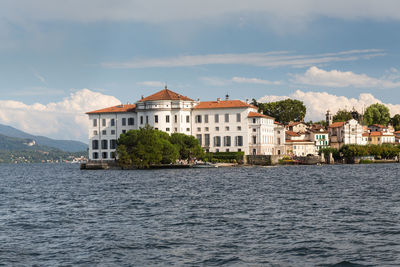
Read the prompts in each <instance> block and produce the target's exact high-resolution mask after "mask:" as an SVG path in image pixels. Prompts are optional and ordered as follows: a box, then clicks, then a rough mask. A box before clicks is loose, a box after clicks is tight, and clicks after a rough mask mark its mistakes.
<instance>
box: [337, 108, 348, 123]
mask: <svg viewBox="0 0 400 267" xmlns="http://www.w3.org/2000/svg"><path fill="white" fill-rule="evenodd" d="M352 118H353V116H352V115H351V112H350V111H347V110H344V109H343V110H342V109H339V110H338V112H336V114H335V115H334V116H333V122H340V121H348V120H351V119H352Z"/></svg>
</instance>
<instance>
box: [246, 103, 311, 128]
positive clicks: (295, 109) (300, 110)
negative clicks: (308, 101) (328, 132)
mask: <svg viewBox="0 0 400 267" xmlns="http://www.w3.org/2000/svg"><path fill="white" fill-rule="evenodd" d="M253 105H255V106H256V107H258V110H259V111H263V113H264V114H265V115H268V116H271V117H274V118H275V120H276V121H278V122H280V123H288V122H290V121H302V120H304V117H305V116H306V112H307V108H306V106H305V105H304V103H303V102H302V101H299V100H295V99H285V100H281V101H277V102H269V103H258V102H257V101H256V100H255V99H253Z"/></svg>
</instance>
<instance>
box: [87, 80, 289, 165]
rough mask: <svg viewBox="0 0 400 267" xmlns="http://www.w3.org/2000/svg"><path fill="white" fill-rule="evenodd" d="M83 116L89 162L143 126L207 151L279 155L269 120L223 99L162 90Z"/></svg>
mask: <svg viewBox="0 0 400 267" xmlns="http://www.w3.org/2000/svg"><path fill="white" fill-rule="evenodd" d="M87 114H88V115H89V121H90V125H89V159H90V160H114V159H115V156H116V155H115V150H116V143H117V140H118V138H119V136H120V135H121V134H122V133H125V132H127V131H129V130H134V129H139V128H142V127H145V126H146V125H150V126H151V127H153V128H155V129H158V130H161V131H164V132H167V133H169V134H172V133H183V134H187V135H193V136H194V137H196V138H197V140H198V141H199V143H200V145H201V146H202V147H203V148H204V149H205V151H207V152H237V151H243V152H244V153H245V154H246V155H250V154H251V155H272V154H274V153H284V151H283V150H282V149H281V146H282V139H280V138H281V137H275V133H277V132H279V130H277V131H275V123H274V118H272V117H269V116H266V115H264V114H261V113H258V112H257V108H256V107H254V106H252V105H250V104H248V103H246V102H244V101H241V100H229V99H228V97H227V98H226V99H225V100H221V99H218V100H217V101H205V102H200V101H194V100H193V99H190V98H188V97H186V96H183V95H180V94H177V93H175V92H172V91H170V90H169V89H168V88H165V89H164V90H161V91H159V92H157V93H155V94H153V95H150V96H148V97H142V98H141V99H140V100H139V101H137V102H136V103H135V104H127V105H118V106H115V107H109V108H105V109H100V110H96V111H91V112H88V113H87ZM276 147H278V148H277V149H276Z"/></svg>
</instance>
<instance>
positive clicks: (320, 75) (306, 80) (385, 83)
mask: <svg viewBox="0 0 400 267" xmlns="http://www.w3.org/2000/svg"><path fill="white" fill-rule="evenodd" d="M394 78H397V77H394V76H393V75H391V77H383V78H381V79H378V78H373V77H369V76H367V75H366V74H356V73H354V72H351V71H345V72H343V71H339V70H331V71H326V70H323V69H319V68H318V67H315V66H313V67H310V68H309V69H308V70H307V71H306V72H305V73H304V74H296V75H295V76H294V79H293V80H292V82H294V83H297V84H306V85H315V86H326V87H356V88H378V89H379V88H396V87H400V81H395V80H394Z"/></svg>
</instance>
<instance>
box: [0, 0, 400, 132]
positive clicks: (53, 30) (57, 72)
mask: <svg viewBox="0 0 400 267" xmlns="http://www.w3.org/2000/svg"><path fill="white" fill-rule="evenodd" d="M16 2H18V3H16ZM330 2H331V3H323V2H321V1H316V0H299V1H287V0H284V1H259V0H249V1H238V0H231V1H226V0H220V1H209V0H206V1H182V0H171V1H160V0H156V1H123V0H116V1H107V0H97V1H94V0H87V1H83V3H82V1H77V0H71V1H50V0H38V1H29V0H21V1H11V0H4V3H2V9H1V11H0V58H1V60H0V94H1V98H0V100H2V101H3V103H5V102H4V101H8V102H7V103H8V104H10V103H11V101H13V102H12V103H14V102H17V103H19V104H20V105H25V106H24V107H25V110H29V109H30V108H33V107H37V106H40V105H42V106H44V107H46V108H47V107H48V106H49V105H51V104H53V103H56V104H57V103H58V104H60V103H63V102H68V103H69V104H71V103H72V102H71V101H72V100H71V99H73V96H74V94H76V93H77V92H80V90H82V89H83V88H87V89H89V91H90V92H93V93H99V94H102V95H106V96H112V97H115V98H112V97H110V98H109V99H108V100H104V101H105V102H98V103H86V102H85V103H86V104H85V105H84V108H89V107H97V106H99V107H101V106H103V105H106V104H109V103H114V102H116V101H117V100H118V101H121V102H134V101H136V100H138V99H139V98H140V96H141V95H142V94H143V95H148V94H151V93H153V92H155V91H157V90H159V89H162V88H163V85H164V84H165V83H167V84H168V87H169V88H170V89H172V90H175V91H177V92H179V93H181V94H184V95H187V96H189V97H192V98H195V99H197V98H200V99H201V100H212V99H216V98H217V97H223V96H224V95H225V94H227V93H228V94H229V95H230V96H231V98H237V99H246V98H256V99H260V98H263V97H265V96H267V97H266V98H264V99H266V100H268V96H271V99H275V98H276V97H278V98H279V97H283V96H293V95H294V94H296V92H298V91H301V92H306V93H310V97H312V96H313V97H315V94H314V95H312V94H311V93H316V92H320V93H327V94H329V95H332V96H343V97H345V98H347V99H351V98H355V99H358V100H359V99H360V94H371V96H373V97H374V99H376V100H379V101H382V102H384V103H391V104H393V105H394V107H397V106H396V105H397V104H400V90H399V89H400V66H399V65H400V64H399V62H400V46H399V44H400V34H399V33H398V29H400V2H398V1H393V0H392V1H389V0H381V1H373V0H363V1H361V0H354V1H351V0H348V1H342V0H338V1H330ZM89 98H90V97H89ZM94 99H96V97H94ZM97 99H98V98H97ZM104 99H106V98H104ZM110 99H111V100H110ZM88 101H91V100H88ZM310 101H311V100H310ZM316 101H317V100H316ZM35 105H36V106H35ZM71 105H73V104H71ZM76 111H77V112H78V111H79V112H81V110H79V109H77V110H76ZM7 112H8V111H7V110H1V109H0V123H8V124H12V125H14V126H18V127H19V128H24V129H25V128H27V127H28V126H24V125H21V124H17V123H16V122H15V120H17V119H18V118H19V117H18V116H17V115H15V114H8V113H7ZM21 112H23V111H21ZM316 116H317V115H316V114H312V116H311V118H315V117H316ZM6 117H8V119H5V118H6ZM10 117H11V118H12V119H10ZM35 119H39V118H33V119H32V120H35ZM40 133H42V134H47V135H50V136H53V137H57V136H60V137H62V138H73V139H83V137H81V136H80V135H79V136H78V135H73V134H67V135H60V133H58V132H57V131H54V132H51V133H50V132H49V133H46V132H40Z"/></svg>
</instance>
